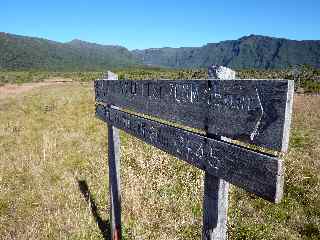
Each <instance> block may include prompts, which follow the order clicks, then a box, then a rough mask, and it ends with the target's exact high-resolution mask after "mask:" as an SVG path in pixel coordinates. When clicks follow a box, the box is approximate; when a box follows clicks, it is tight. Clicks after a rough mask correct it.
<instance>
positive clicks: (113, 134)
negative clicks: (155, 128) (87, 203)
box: [106, 71, 121, 240]
mask: <svg viewBox="0 0 320 240" xmlns="http://www.w3.org/2000/svg"><path fill="white" fill-rule="evenodd" d="M106 80H118V76H117V75H116V74H114V73H112V72H110V71H108V74H107V76H106ZM107 126H108V162H109V191H110V225H111V226H110V229H111V239H112V240H120V239H121V193H120V138H119V129H117V128H115V127H113V126H112V125H110V124H107Z"/></svg>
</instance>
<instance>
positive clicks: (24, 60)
mask: <svg viewBox="0 0 320 240" xmlns="http://www.w3.org/2000/svg"><path fill="white" fill-rule="evenodd" d="M137 64H138V61H137V59H136V58H134V56H133V54H132V53H131V52H130V51H128V50H127V49H126V48H124V47H121V46H104V45H99V44H95V43H88V42H84V41H81V40H73V41H71V42H68V43H60V42H54V41H50V40H46V39H41V38H33V37H25V36H18V35H13V34H7V33H0V70H1V69H9V70H28V69H39V70H51V71H67V70H72V71H78V70H79V71H80V70H81V71H84V70H106V69H107V68H113V67H128V66H135V65H137Z"/></svg>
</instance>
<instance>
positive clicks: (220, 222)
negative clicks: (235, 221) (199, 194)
mask: <svg viewBox="0 0 320 240" xmlns="http://www.w3.org/2000/svg"><path fill="white" fill-rule="evenodd" d="M228 196H229V183H228V182H226V181H225V180H223V179H221V178H218V177H215V176H213V175H210V174H208V173H207V172H206V173H205V176H204V195H203V229H202V239H204V240H225V239H227V220H228V215H227V214H228Z"/></svg>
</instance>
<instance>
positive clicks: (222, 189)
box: [202, 66, 235, 240]
mask: <svg viewBox="0 0 320 240" xmlns="http://www.w3.org/2000/svg"><path fill="white" fill-rule="evenodd" d="M219 68H221V67H215V66H212V67H209V69H208V73H209V78H211V77H212V76H211V75H212V73H213V76H220V78H219V79H220V80H225V79H228V76H233V77H234V76H235V72H234V71H232V70H231V69H228V68H224V67H222V70H224V72H225V75H226V76H224V75H223V74H221V73H219V74H217V73H218V72H216V71H219ZM230 73H232V74H230ZM210 74H211V75H210ZM207 134H210V133H209V132H208V133H207ZM218 138H220V139H221V140H224V141H226V142H230V140H229V139H228V138H225V137H218ZM228 197H229V183H228V182H226V181H225V180H223V179H221V178H218V177H215V176H212V175H210V174H208V173H207V172H205V175H204V196H203V230H202V239H204V240H225V239H227V221H228Z"/></svg>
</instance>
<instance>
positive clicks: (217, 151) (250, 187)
mask: <svg viewBox="0 0 320 240" xmlns="http://www.w3.org/2000/svg"><path fill="white" fill-rule="evenodd" d="M96 115H97V117H98V118H100V119H102V120H103V121H106V122H107V123H109V124H111V125H113V126H115V127H117V128H119V129H122V130H124V131H126V132H127V133H129V134H132V135H133V136H135V137H137V138H139V139H142V140H143V141H145V142H146V143H149V144H151V145H153V146H155V147H157V148H160V149H162V150H164V151H166V152H168V153H170V154H172V155H174V156H176V157H178V158H180V159H182V160H184V161H186V162H188V163H190V164H192V165H193V166H196V167H198V168H199V169H202V170H205V171H206V172H208V173H209V174H210V175H214V176H216V177H219V178H222V179H224V180H226V181H228V182H230V183H232V184H235V185H237V186H239V187H242V188H244V189H246V190H247V191H249V192H252V193H254V194H256V195H258V196H260V197H262V198H264V199H266V200H269V201H271V202H278V201H279V200H280V199H281V197H282V188H283V181H282V179H283V168H282V161H281V160H280V159H277V158H276V157H273V156H269V155H266V154H262V153H258V152H255V151H252V150H250V149H246V148H244V147H240V146H237V145H234V144H231V143H227V142H224V141H221V140H215V139H212V138H207V137H205V136H202V135H199V134H195V133H193V132H189V131H186V130H183V129H180V128H176V127H172V126H168V125H166V124H162V123H159V122H156V121H152V120H149V119H145V118H142V117H138V116H135V115H133V114H129V113H126V112H123V111H120V110H116V109H113V108H111V107H108V106H103V105H101V104H98V105H96Z"/></svg>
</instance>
